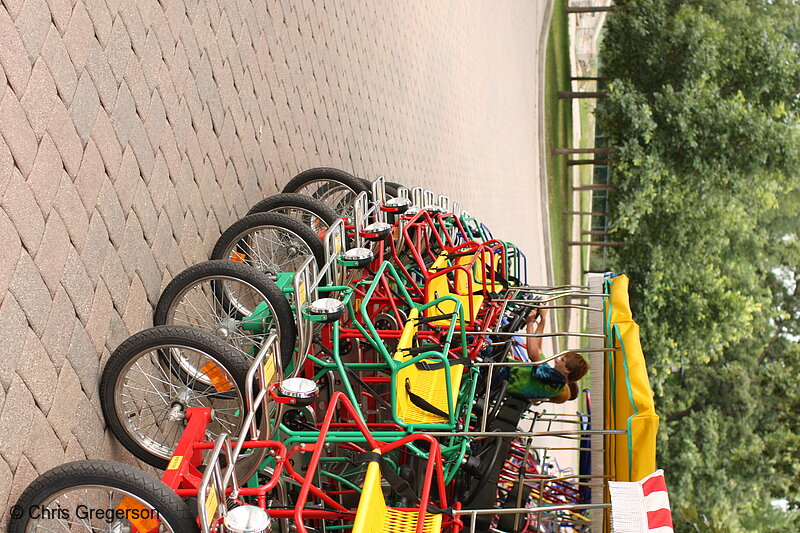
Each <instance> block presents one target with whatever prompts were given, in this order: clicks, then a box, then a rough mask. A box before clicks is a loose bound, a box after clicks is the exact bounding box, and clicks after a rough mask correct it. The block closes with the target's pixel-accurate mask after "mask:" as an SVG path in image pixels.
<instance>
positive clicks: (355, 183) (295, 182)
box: [281, 167, 369, 194]
mask: <svg viewBox="0 0 800 533" xmlns="http://www.w3.org/2000/svg"><path fill="white" fill-rule="evenodd" d="M314 181H332V182H338V183H341V184H342V185H345V186H346V187H348V188H349V189H350V190H351V191H353V192H355V193H356V194H358V193H360V192H364V191H366V192H368V193H369V186H367V185H364V181H363V180H362V179H361V178H357V177H355V176H353V175H352V174H350V173H349V172H345V171H344V170H339V169H338V168H332V167H317V168H310V169H308V170H304V171H303V172H301V173H300V174H298V175H297V176H295V177H293V178H292V179H290V180H289V183H287V184H286V185H285V186H284V187H283V191H281V192H298V191H299V190H301V189H302V188H303V187H304V186H305V185H308V184H309V183H311V182H314Z"/></svg>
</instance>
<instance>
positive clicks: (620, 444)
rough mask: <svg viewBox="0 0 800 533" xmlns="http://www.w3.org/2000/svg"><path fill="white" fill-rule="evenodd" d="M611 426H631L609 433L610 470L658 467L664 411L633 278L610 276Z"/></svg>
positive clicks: (617, 473) (635, 473) (620, 476)
mask: <svg viewBox="0 0 800 533" xmlns="http://www.w3.org/2000/svg"><path fill="white" fill-rule="evenodd" d="M605 290H606V292H608V293H610V295H611V296H610V298H608V300H607V302H606V311H605V318H606V320H605V323H604V327H605V334H606V336H607V337H608V341H607V342H608V344H607V345H608V346H612V347H614V348H620V350H618V351H613V352H611V351H609V352H606V358H605V380H606V381H605V425H606V429H614V430H619V429H623V430H627V434H626V435H610V436H607V437H606V474H607V475H610V476H611V479H614V480H616V481H638V480H640V479H642V478H644V477H645V476H647V475H650V474H652V473H653V472H654V471H655V469H656V434H657V432H658V415H657V414H656V411H655V405H654V403H653V391H652V389H651V388H650V380H649V378H648V377H647V367H646V365H645V360H644V354H643V353H642V345H641V343H640V341H639V326H638V324H636V322H634V321H633V317H632V314H631V308H630V304H629V301H628V277H627V276H618V277H615V278H612V279H609V280H607V281H606V286H605Z"/></svg>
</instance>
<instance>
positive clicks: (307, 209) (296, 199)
mask: <svg viewBox="0 0 800 533" xmlns="http://www.w3.org/2000/svg"><path fill="white" fill-rule="evenodd" d="M254 213H280V214H282V215H286V216H288V217H289V218H293V219H295V220H299V221H300V222H302V223H303V224H305V225H306V226H308V227H310V228H311V229H312V230H314V232H315V233H317V234H318V235H319V234H320V233H321V232H323V231H325V230H327V229H328V228H329V227H330V226H331V225H332V224H333V223H334V222H336V221H337V220H339V215H338V214H337V213H336V211H334V210H333V209H332V208H330V207H328V206H327V205H325V204H323V203H322V202H320V201H319V200H317V199H316V198H313V197H311V196H308V195H305V194H298V193H281V194H273V195H272V196H268V197H266V198H264V199H263V200H261V201H260V202H258V203H257V204H255V205H254V206H253V207H251V208H250V211H248V212H247V214H248V215H252V214H254Z"/></svg>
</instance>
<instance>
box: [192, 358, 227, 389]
mask: <svg viewBox="0 0 800 533" xmlns="http://www.w3.org/2000/svg"><path fill="white" fill-rule="evenodd" d="M200 372H202V373H203V374H204V375H205V376H206V377H207V378H208V379H210V380H211V384H212V385H214V388H215V389H217V392H225V391H229V390H231V389H232V388H233V386H232V385H231V382H230V381H228V378H226V377H225V374H223V373H222V370H220V369H219V367H218V366H217V365H215V364H214V363H213V362H212V361H209V362H208V363H206V364H204V365H203V368H201V369H200Z"/></svg>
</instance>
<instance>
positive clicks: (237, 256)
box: [229, 252, 247, 263]
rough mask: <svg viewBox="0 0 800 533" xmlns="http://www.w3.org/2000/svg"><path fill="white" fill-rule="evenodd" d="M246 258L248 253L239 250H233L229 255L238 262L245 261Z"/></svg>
mask: <svg viewBox="0 0 800 533" xmlns="http://www.w3.org/2000/svg"><path fill="white" fill-rule="evenodd" d="M246 258H247V256H246V255H244V254H242V253H239V252H231V256H230V257H229V259H230V260H231V261H236V262H237V263H244V260H245V259H246Z"/></svg>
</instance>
